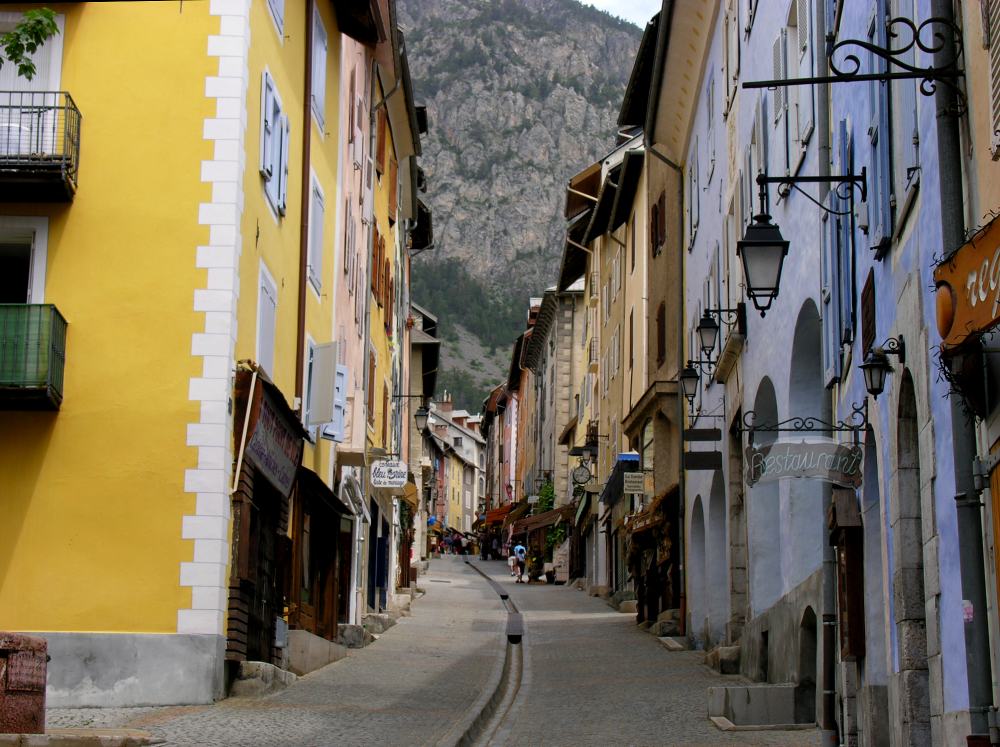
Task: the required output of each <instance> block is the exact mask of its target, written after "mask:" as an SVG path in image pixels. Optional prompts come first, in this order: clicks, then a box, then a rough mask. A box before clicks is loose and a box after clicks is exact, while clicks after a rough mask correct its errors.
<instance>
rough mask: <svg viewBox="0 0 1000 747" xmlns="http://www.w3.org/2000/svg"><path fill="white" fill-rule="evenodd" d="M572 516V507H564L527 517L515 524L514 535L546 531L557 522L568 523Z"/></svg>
mask: <svg viewBox="0 0 1000 747" xmlns="http://www.w3.org/2000/svg"><path fill="white" fill-rule="evenodd" d="M572 515H573V507H572V506H562V507H561V508H554V509H552V510H551V511H546V512H545V513H541V514H535V515H534V516H526V517H524V518H523V519H519V520H517V521H515V522H514V534H520V533H521V532H533V531H535V530H538V529H545V528H546V527H550V526H552V525H553V524H555V523H557V522H560V521H568V520H569V517H571V516H572Z"/></svg>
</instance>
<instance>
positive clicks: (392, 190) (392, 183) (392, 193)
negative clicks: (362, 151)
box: [386, 156, 399, 223]
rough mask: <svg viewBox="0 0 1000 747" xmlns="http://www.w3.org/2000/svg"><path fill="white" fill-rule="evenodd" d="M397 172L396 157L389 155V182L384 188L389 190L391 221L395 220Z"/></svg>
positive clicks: (397, 196) (397, 197)
mask: <svg viewBox="0 0 1000 747" xmlns="http://www.w3.org/2000/svg"><path fill="white" fill-rule="evenodd" d="M398 174H399V171H398V166H397V165H396V157H395V156H389V184H388V185H387V186H386V189H387V190H388V191H389V220H390V221H392V222H393V223H395V222H396V203H397V201H398V199H399V195H398V192H399V190H398V189H397V184H396V182H397V180H398Z"/></svg>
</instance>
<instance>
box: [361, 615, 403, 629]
mask: <svg viewBox="0 0 1000 747" xmlns="http://www.w3.org/2000/svg"><path fill="white" fill-rule="evenodd" d="M397 617H398V616H397ZM395 624H396V619H395V618H393V616H392V614H390V613H387V612H378V613H372V614H370V615H364V616H363V617H362V618H361V625H362V627H364V629H365V630H367V631H368V632H369V633H376V634H378V633H384V632H385V631H387V630H388V629H389V628H391V627H392V626H393V625H395Z"/></svg>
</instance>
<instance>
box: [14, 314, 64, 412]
mask: <svg viewBox="0 0 1000 747" xmlns="http://www.w3.org/2000/svg"><path fill="white" fill-rule="evenodd" d="M65 365H66V320H65V319H64V318H63V315H62V314H60V313H59V310H58V309H57V308H56V307H55V306H53V305H52V304H23V303H20V304H0V410H58V409H59V404H60V403H61V402H62V396H63V369H64V368H65Z"/></svg>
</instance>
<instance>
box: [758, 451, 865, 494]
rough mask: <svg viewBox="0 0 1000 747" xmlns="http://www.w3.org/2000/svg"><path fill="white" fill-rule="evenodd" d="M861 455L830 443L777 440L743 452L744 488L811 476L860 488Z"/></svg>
mask: <svg viewBox="0 0 1000 747" xmlns="http://www.w3.org/2000/svg"><path fill="white" fill-rule="evenodd" d="M862 456H863V452H862V450H861V447H860V446H858V445H856V444H842V443H837V442H836V441H832V440H811V441H795V442H789V441H777V442H775V443H771V444H767V445H764V446H753V445H751V446H749V447H747V450H746V463H747V468H746V481H747V485H755V484H757V483H758V482H774V481H775V480H784V479H787V478H791V477H811V478H814V479H818V480H823V481H825V482H830V483H833V484H835V485H842V486H844V487H852V488H857V487H859V486H860V485H861V476H862V473H861V469H862Z"/></svg>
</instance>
